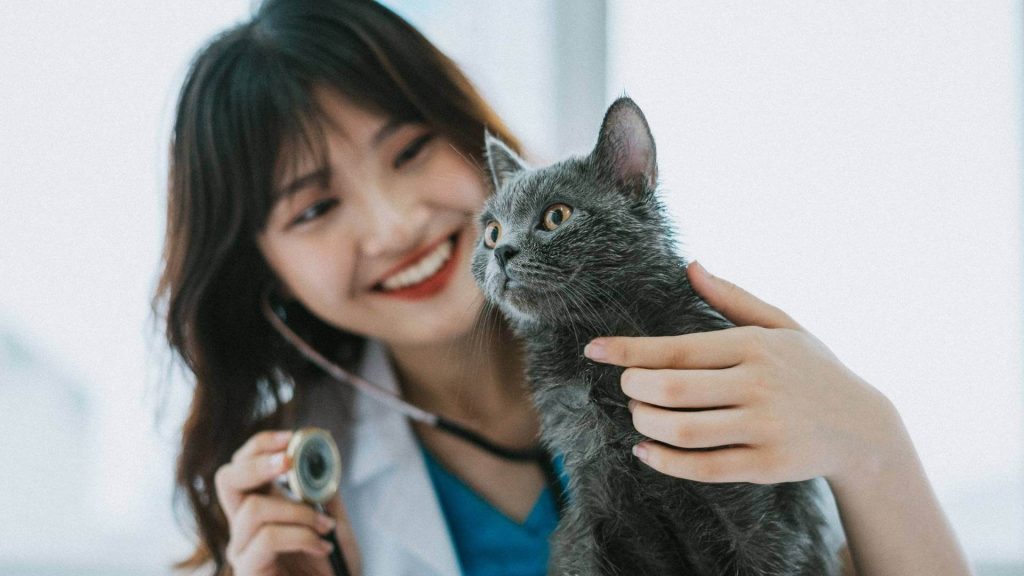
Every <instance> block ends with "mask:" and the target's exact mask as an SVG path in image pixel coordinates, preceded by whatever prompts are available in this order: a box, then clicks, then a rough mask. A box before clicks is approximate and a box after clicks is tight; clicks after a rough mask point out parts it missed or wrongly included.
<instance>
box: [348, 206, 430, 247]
mask: <svg viewBox="0 0 1024 576" xmlns="http://www.w3.org/2000/svg"><path fill="white" fill-rule="evenodd" d="M388 196H389V195H387V194H377V195H374V196H373V197H371V198H370V199H369V200H368V201H367V203H366V210H365V211H363V212H364V217H363V218H362V222H361V223H360V226H361V227H362V228H363V233H362V251H363V254H364V255H366V256H369V257H374V256H380V255H382V254H388V253H391V252H396V253H397V252H404V251H407V250H412V249H414V248H416V247H417V246H418V245H419V244H420V243H422V242H423V240H424V238H421V236H422V235H423V234H424V233H426V224H427V218H428V216H429V215H428V214H427V210H426V207H424V206H423V205H422V204H419V203H414V202H403V201H402V200H401V199H397V198H389V197H388Z"/></svg>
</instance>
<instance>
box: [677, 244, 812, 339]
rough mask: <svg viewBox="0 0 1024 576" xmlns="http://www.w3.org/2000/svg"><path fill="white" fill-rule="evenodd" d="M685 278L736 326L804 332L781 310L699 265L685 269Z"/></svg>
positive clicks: (694, 262) (691, 265)
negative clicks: (788, 329)
mask: <svg viewBox="0 0 1024 576" xmlns="http://www.w3.org/2000/svg"><path fill="white" fill-rule="evenodd" d="M686 277H687V278H688V279H689V280H690V285H691V286H693V288H694V289H695V290H696V291H697V293H698V294H700V295H701V297H702V298H704V300H705V301H706V302H707V303H708V304H710V305H711V307H712V308H714V309H715V310H718V311H719V312H721V313H722V315H723V316H725V317H726V318H728V319H729V321H730V322H732V323H733V324H735V325H737V326H761V327H764V328H791V329H794V330H801V329H802V328H801V327H800V324H798V323H797V322H796V321H795V320H793V319H792V318H790V316H789V315H788V314H786V313H785V312H783V311H782V310H780V309H778V308H776V307H775V306H772V305H771V304H768V303H767V302H765V301H763V300H761V299H760V298H758V297H757V296H754V295H753V294H751V293H750V292H747V291H746V290H744V289H742V288H740V287H739V286H737V285H735V284H733V283H732V282H729V281H727V280H723V279H721V278H718V277H716V276H713V275H712V274H711V273H709V272H708V271H707V270H705V269H704V267H703V266H701V265H700V263H699V262H697V261H693V262H691V263H690V265H689V266H687V267H686Z"/></svg>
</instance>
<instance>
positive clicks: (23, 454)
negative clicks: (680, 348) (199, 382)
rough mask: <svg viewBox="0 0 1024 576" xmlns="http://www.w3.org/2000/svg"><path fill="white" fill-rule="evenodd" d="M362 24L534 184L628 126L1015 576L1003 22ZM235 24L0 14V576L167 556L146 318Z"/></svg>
mask: <svg viewBox="0 0 1024 576" xmlns="http://www.w3.org/2000/svg"><path fill="white" fill-rule="evenodd" d="M388 4H389V5H391V6H393V7H395V8H396V9H397V10H398V11H400V12H401V13H402V14H404V15H405V16H407V17H408V18H409V19H410V20H411V21H412V22H413V23H414V24H416V25H418V26H420V27H421V28H422V29H423V30H424V32H425V33H426V34H427V36H428V37H430V38H431V39H433V40H434V41H435V42H436V43H437V44H438V45H439V46H440V47H441V48H442V49H443V50H445V51H447V52H448V53H449V54H450V55H451V56H453V57H454V59H455V60H456V61H457V62H459V63H460V64H462V65H463V67H464V68H465V69H466V71H467V72H468V73H469V75H470V77H471V78H472V79H473V80H474V81H475V82H476V83H477V84H478V85H479V86H480V88H481V89H482V90H483V92H484V94H485V95H486V96H487V97H488V98H489V99H490V100H491V101H492V102H493V103H494V104H495V106H496V108H497V109H498V110H499V112H500V113H501V114H502V115H503V116H504V117H505V118H506V120H507V121H508V122H509V124H510V125H511V126H512V128H513V130H515V131H516V132H518V133H519V134H520V135H521V136H522V137H523V139H524V141H525V142H526V144H527V146H528V148H529V149H530V151H531V152H532V153H533V156H534V158H535V159H537V160H538V161H548V160H554V159H557V158H559V157H561V156H562V155H564V154H565V153H567V152H570V151H571V152H583V151H585V150H586V147H587V146H589V145H590V144H591V142H592V141H593V140H594V138H595V137H596V131H597V127H598V123H599V121H600V116H601V113H602V111H603V106H604V105H606V104H607V103H608V102H610V101H611V100H612V99H613V98H614V97H616V96H618V95H620V94H622V93H623V92H625V93H628V94H629V95H630V96H632V97H633V98H634V99H636V100H637V101H638V103H639V104H640V105H641V106H642V107H643V108H644V111H645V112H646V114H647V116H648V119H649V121H650V123H651V125H652V128H653V131H654V135H655V138H656V139H657V142H658V153H659V161H660V167H661V177H662V182H663V190H664V194H665V197H666V199H667V200H668V202H669V204H670V206H671V208H672V210H673V212H674V215H675V216H676V218H677V220H678V222H679V225H680V228H681V231H682V237H683V239H684V242H685V246H686V249H687V252H688V253H689V254H691V255H693V256H695V257H697V258H699V259H700V260H701V261H702V262H703V263H704V264H705V265H706V266H707V267H708V268H709V269H710V270H711V271H712V272H715V273H717V274H719V275H720V276H723V277H725V278H729V279H731V280H733V281H735V282H737V283H738V284H740V285H741V286H744V287H746V288H748V289H749V290H751V291H752V292H754V293H755V294H758V295H760V296H762V297H763V298H765V299H766V300H768V301H771V302H773V303H775V304H778V305H779V306H781V307H782V308H783V309H785V310H787V311H788V312H790V313H791V314H792V315H793V316H795V317H796V318H797V319H798V320H800V321H801V322H802V323H803V324H805V325H806V326H807V327H808V328H810V329H811V330H812V331H813V332H815V333H816V334H817V335H818V336H819V337H821V338H822V339H823V340H824V341H825V342H826V343H828V344H829V345H830V346H831V347H832V349H833V350H834V351H835V352H836V353H837V354H838V355H839V356H840V358H842V359H843V360H844V361H845V362H846V363H847V364H848V365H849V366H850V367H851V368H852V369H853V370H854V371H856V372H858V373H859V374H860V375H862V376H863V377H865V378H866V379H867V380H868V381H870V382H871V383H873V384H874V385H875V386H876V387H878V388H880V389H881V390H882V391H884V392H885V393H886V394H887V395H888V396H889V397H890V398H892V400H893V401H894V402H895V404H896V406H897V407H898V408H899V410H900V412H901V413H902V415H903V417H904V419H905V420H906V422H907V425H908V427H909V429H910V432H911V434H912V435H913V437H914V440H915V442H916V444H917V447H918V450H919V452H920V453H921V457H922V459H923V460H924V463H925V466H926V469H927V471H928V473H929V475H930V477H931V479H932V482H933V484H934V486H935V488H936V491H937V492H938V494H939V497H940V499H941V500H942V502H943V505H944V506H945V509H946V511H947V513H948V515H949V516H950V518H951V520H952V521H953V524H954V526H955V527H956V529H957V532H958V534H959V535H960V537H961V540H962V541H963V543H964V545H965V547H966V548H967V550H968V553H969V554H970V556H971V558H972V560H973V561H974V562H975V563H976V565H977V566H979V574H981V575H982V576H985V575H988V574H992V575H995V574H1004V573H1005V574H1011V573H1012V574H1019V573H1021V572H1022V571H1024V568H1022V566H1024V428H1022V423H1024V386H1022V383H1024V366H1022V349H1024V335H1022V320H1024V310H1022V306H1021V302H1022V296H1024V283H1022V263H1024V244H1022V237H1021V231H1022V228H1024V222H1022V217H1024V207H1022V203H1021V192H1022V190H1024V176H1022V154H1024V147H1022V96H1024V90H1022V72H1024V63H1022V59H1021V54H1022V7H1021V3H1020V2H1010V1H993V0H984V1H978V2H970V3H968V2H959V1H953V0H942V1H932V2H910V1H899V2H881V1H867V2H858V3H843V4H837V3H821V2H815V1H811V0H801V1H786V2H782V1H771V2H757V3H753V2H740V1H727V2H697V1H667V0H666V1H662V2H638V1H609V2H607V3H605V2H601V1H600V0H572V1H560V0H535V1H521V2H514V3H512V2H502V1H500V0H486V1H473V0H459V1H450V2H442V1H440V0H420V1H417V0H394V1H390V2H388ZM248 12H249V2H248V1H247V0H245V1H243V0H231V1H227V0H222V1H219V2H201V1H198V0H177V1H176V2H158V1H153V0H145V1H143V0H135V1H132V2H127V1H122V2H115V1H112V0H108V1H104V2H98V1H93V2H75V3H67V2H56V1H54V0H37V1H34V2H5V3H4V4H3V6H2V7H0V158H2V159H3V167H4V169H3V170H2V171H0V438H2V440H0V462H3V463H4V464H3V466H0V574H4V575H19V574H26V575H28V574H33V575H43V574H46V575H50V574H53V575H57V574H119V573H123V574H165V573H168V572H169V569H168V565H169V564H170V563H171V562H172V561H173V560H175V559H178V558H180V557H181V556H182V555H183V554H184V553H185V552H186V551H187V550H188V549H189V543H188V541H187V540H186V538H185V535H184V533H183V532H182V530H181V529H179V527H178V526H177V525H176V524H175V523H174V520H173V516H172V513H171V505H170V493H171V486H172V465H173V458H174V448H175V443H176V437H175V436H176V432H177V428H178V426H179V425H180V418H181V410H180V406H181V405H182V404H183V402H184V400H185V399H187V390H188V388H187V384H186V383H185V382H184V381H183V380H182V379H181V378H180V377H179V378H178V380H177V381H175V382H173V383H172V389H173V390H174V393H173V394H172V395H171V396H170V398H169V399H168V402H169V403H168V406H169V407H168V409H167V410H166V412H165V415H164V418H163V419H162V420H161V421H159V422H158V421H157V419H156V416H155V414H156V406H157V403H158V400H159V399H160V397H159V395H157V394H156V393H155V391H156V387H157V384H158V382H159V380H160V379H161V378H162V377H164V362H165V358H164V357H163V356H162V355H161V354H160V353H159V351H160V349H161V346H162V344H161V342H160V341H159V339H158V338H157V336H156V334H155V332H154V331H153V329H152V324H151V323H150V321H149V317H148V313H149V308H148V299H149V297H150V294H151V292H152V289H153V287H154V285H155V281H156V275H157V271H158V261H159V254H160V242H161V240H162V232H163V211H164V208H163V206H164V200H165V198H164V187H165V182H164V175H165V172H166V161H165V158H164V156H165V152H166V148H167V142H168V135H169V123H170V118H171V116H172V112H173V110H172V108H173V102H174V98H175V95H176V91H177V89H178V86H179V84H180V82H181V80H182V77H183V74H184V71H185V68H186V66H187V63H188V61H189V59H190V57H191V55H192V54H193V53H194V52H195V50H196V49H197V48H198V47H199V46H200V45H201V44H202V43H203V42H204V41H205V40H206V39H207V38H208V37H209V36H210V35H211V34H213V33H214V32H216V31H218V30H220V29H222V28H223V27H225V26H227V25H230V24H231V23H233V22H235V21H237V20H239V19H241V18H243V17H245V15H246V14H247V13H248ZM587 26H591V27H593V26H599V28H600V30H598V32H597V33H593V32H592V31H591V30H589V29H587V28H586V27H587ZM567 39H568V40H567ZM577 39H580V41H579V42H577V41H576V40H577ZM1013 563H1017V564H1016V566H1017V567H1016V568H1012V566H1014V564H1013Z"/></svg>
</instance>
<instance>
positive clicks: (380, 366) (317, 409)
mask: <svg viewBox="0 0 1024 576" xmlns="http://www.w3.org/2000/svg"><path fill="white" fill-rule="evenodd" d="M358 372H359V374H360V375H361V376H362V377H363V378H365V379H367V380H369V381H370V382H373V383H374V384H377V385H378V386H381V387H383V388H386V389H388V390H391V391H393V392H397V391H398V382H397V380H396V378H395V374H394V371H393V369H392V367H391V363H390V361H389V359H388V356H387V352H386V350H385V348H384V346H383V345H382V344H380V343H379V342H376V341H373V340H370V341H368V342H367V347H366V351H365V353H364V356H363V360H362V364H361V365H360V367H359V370H358ZM344 387H345V384H342V383H340V382H335V381H333V380H326V381H324V382H322V383H319V384H318V385H317V386H315V387H313V388H312V389H311V390H310V391H309V393H308V394H307V395H306V397H305V398H304V399H303V402H302V406H301V407H300V408H299V414H298V416H297V418H298V421H297V424H298V425H299V426H320V427H322V428H326V429H328V430H330V431H331V433H332V434H333V435H334V437H335V441H337V442H338V446H339V447H340V449H341V452H342V481H341V491H340V492H341V498H342V502H344V504H345V508H346V510H347V511H348V516H349V520H350V521H351V523H352V529H353V531H354V532H355V535H356V541H357V542H358V543H359V550H360V553H361V554H362V559H363V576H459V574H460V573H461V572H460V570H459V562H458V558H457V556H456V553H455V547H454V544H453V543H452V538H451V535H450V533H449V532H448V526H447V524H446V523H445V519H444V515H443V513H442V511H441V505H440V503H439V502H438V499H437V494H436V493H435V491H434V487H433V484H432V483H431V481H430V475H429V473H428V472H427V467H426V462H425V461H424V459H423V455H422V453H421V451H420V447H419V444H418V443H417V440H416V438H415V436H414V435H413V431H412V427H411V426H410V424H409V421H408V420H407V419H406V417H405V416H404V415H402V414H400V413H398V412H396V411H395V410H392V409H390V408H388V407H387V406H385V405H383V404H382V403H380V402H379V401H378V400H376V399H374V398H371V397H369V396H366V395H364V394H356V395H355V396H354V397H353V395H352V392H351V390H349V389H345V388H344ZM349 398H351V399H352V400H349ZM349 405H351V410H352V412H351V420H350V421H349V422H348V423H347V426H346V425H345V422H344V420H346V418H345V416H344V414H345V410H346V409H347V408H346V407H347V406H349Z"/></svg>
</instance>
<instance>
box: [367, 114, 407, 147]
mask: <svg viewBox="0 0 1024 576" xmlns="http://www.w3.org/2000/svg"><path fill="white" fill-rule="evenodd" d="M410 122H411V121H410V120H408V119H405V118H392V119H390V120H388V121H387V123H385V124H384V126H381V128H380V130H378V131H377V133H376V134H374V136H373V140H372V141H371V142H370V144H371V145H372V146H373V147H374V148H380V145H381V144H383V143H384V141H385V140H387V139H388V136H391V135H392V134H394V133H395V132H398V129H399V128H401V127H402V126H404V125H406V124H409V123H410Z"/></svg>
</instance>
